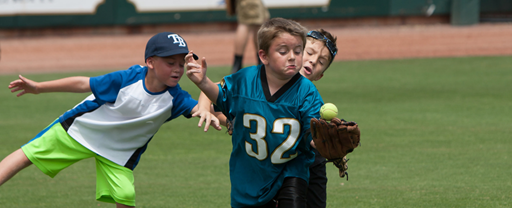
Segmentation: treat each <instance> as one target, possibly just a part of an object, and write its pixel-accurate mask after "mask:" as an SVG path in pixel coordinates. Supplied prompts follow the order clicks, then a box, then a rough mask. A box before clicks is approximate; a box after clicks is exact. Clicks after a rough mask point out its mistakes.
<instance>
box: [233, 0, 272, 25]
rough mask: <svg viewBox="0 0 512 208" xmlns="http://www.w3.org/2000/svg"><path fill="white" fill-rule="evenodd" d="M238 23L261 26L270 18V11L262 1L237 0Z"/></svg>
mask: <svg viewBox="0 0 512 208" xmlns="http://www.w3.org/2000/svg"><path fill="white" fill-rule="evenodd" d="M236 14H237V19H238V23H241V24H247V25H261V24H263V23H264V22H265V21H267V20H268V19H269V18H270V13H269V12H268V9H267V8H266V7H265V5H263V2H261V0H236Z"/></svg>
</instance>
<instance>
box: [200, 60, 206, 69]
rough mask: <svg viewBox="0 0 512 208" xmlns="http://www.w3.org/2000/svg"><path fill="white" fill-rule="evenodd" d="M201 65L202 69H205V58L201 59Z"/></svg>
mask: <svg viewBox="0 0 512 208" xmlns="http://www.w3.org/2000/svg"><path fill="white" fill-rule="evenodd" d="M201 64H202V67H203V69H206V57H203V60H202V63H201Z"/></svg>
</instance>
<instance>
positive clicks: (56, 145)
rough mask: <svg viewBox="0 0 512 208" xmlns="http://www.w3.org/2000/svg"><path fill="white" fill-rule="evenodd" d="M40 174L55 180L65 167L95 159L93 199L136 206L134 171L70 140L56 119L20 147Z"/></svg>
mask: <svg viewBox="0 0 512 208" xmlns="http://www.w3.org/2000/svg"><path fill="white" fill-rule="evenodd" d="M21 149H22V150H23V152H24V153H25V155H26V156H27V157H28V159H29V160H30V161H31V162H32V163H34V165H36V166H37V167H38V168H39V169H40V170H41V171H43V173H45V174H46V175H48V176H50V177H52V178H53V177H55V175H57V174H58V173H59V172H60V171H61V170H63V169H64V168H66V167H68V166H70V165H72V164H74V163H76V162H78V161H80V160H83V159H86V158H91V157H94V158H95V159H96V199H97V200H98V201H103V202H109V203H116V202H117V203H119V204H124V205H128V206H135V187H134V184H133V181H134V178H133V171H132V170H130V169H129V168H126V167H123V166H120V165H118V164H116V163H114V162H112V161H110V160H107V159H105V158H103V157H101V156H99V155H97V154H96V153H94V152H92V151H90V150H89V149H87V148H85V147H84V146H82V145H81V144H80V143H78V142H77V141H75V140H74V139H73V138H71V137H70V136H69V135H68V133H67V132H66V131H65V130H64V129H63V128H62V126H61V124H60V123H59V122H58V120H56V121H55V122H53V123H52V124H50V126H48V127H46V129H44V130H43V131H41V132H40V133H39V134H38V135H37V136H36V137H35V138H34V139H32V140H31V141H30V142H28V143H27V144H25V145H23V146H22V147H21Z"/></svg>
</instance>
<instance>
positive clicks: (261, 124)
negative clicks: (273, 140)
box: [244, 114, 301, 164]
mask: <svg viewBox="0 0 512 208" xmlns="http://www.w3.org/2000/svg"><path fill="white" fill-rule="evenodd" d="M251 121H254V122H251ZM251 123H252V124H254V125H255V127H256V132H254V133H251V139H252V140H254V141H256V151H254V150H253V145H252V144H251V143H249V142H247V141H246V142H245V151H246V152H247V154H248V155H249V156H251V157H254V158H256V159H258V160H265V159H266V158H267V157H268V146H267V141H266V140H265V137H266V134H267V129H266V128H267V121H266V120H265V118H263V117H262V116H260V115H255V114H245V115H244V126H245V127H246V128H249V129H250V128H251ZM285 125H288V126H289V127H290V131H289V132H288V137H287V138H286V140H284V142H283V143H281V144H280V145H279V146H278V147H277V148H276V149H275V150H274V151H273V152H272V154H271V157H270V161H272V163H273V164H282V163H285V162H288V161H290V160H291V159H293V158H295V157H297V152H295V153H293V154H290V155H289V157H284V154H285V153H286V152H287V151H288V150H290V149H291V148H292V147H293V146H294V145H295V143H296V142H297V139H298V138H299V134H300V128H301V127H300V123H299V121H297V120H296V119H292V118H279V119H276V120H275V121H274V125H273V127H272V134H284V133H285V132H284V127H285Z"/></svg>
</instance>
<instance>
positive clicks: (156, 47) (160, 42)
mask: <svg viewBox="0 0 512 208" xmlns="http://www.w3.org/2000/svg"><path fill="white" fill-rule="evenodd" d="M187 53H188V47H187V42H185V39H183V38H182V37H181V36H180V35H178V34H176V33H172V32H161V33H158V34H156V35H154V36H153V37H151V38H150V39H149V40H148V43H147V44H146V53H145V54H144V62H146V60H147V59H148V58H149V57H151V56H158V57H167V56H172V55H176V54H187ZM194 59H195V60H197V59H199V57H197V55H196V54H194Z"/></svg>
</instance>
